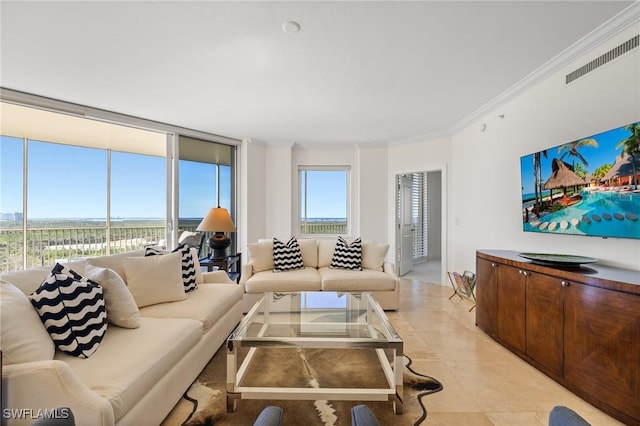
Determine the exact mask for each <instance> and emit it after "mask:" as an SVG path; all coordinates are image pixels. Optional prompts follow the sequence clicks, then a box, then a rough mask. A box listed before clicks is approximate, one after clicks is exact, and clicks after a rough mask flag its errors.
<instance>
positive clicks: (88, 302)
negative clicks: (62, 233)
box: [29, 263, 107, 358]
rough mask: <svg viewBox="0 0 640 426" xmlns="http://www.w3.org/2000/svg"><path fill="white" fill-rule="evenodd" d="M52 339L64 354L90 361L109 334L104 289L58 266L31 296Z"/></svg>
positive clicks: (57, 264)
mask: <svg viewBox="0 0 640 426" xmlns="http://www.w3.org/2000/svg"><path fill="white" fill-rule="evenodd" d="M29 299H30V300H31V304H32V305H33V306H34V307H35V309H36V311H37V312H38V315H40V320H41V321H42V323H43V324H44V326H45V328H46V329H47V331H48V332H49V335H50V336H51V340H53V343H55V345H56V347H57V348H58V349H59V350H61V351H62V352H66V353H68V354H71V355H73V356H77V357H80V358H89V357H90V356H91V355H92V354H93V353H94V352H95V351H96V350H97V349H98V346H99V345H100V342H102V338H103V337H104V334H105V332H106V331H107V311H106V309H105V304H104V297H103V294H102V287H100V285H99V284H98V283H96V282H93V281H91V280H88V279H86V278H84V277H83V276H81V275H80V274H78V273H76V272H75V271H73V270H71V269H68V268H67V267H65V266H62V265H60V264H59V263H56V266H54V267H53V269H52V270H51V273H50V274H49V276H48V277H47V278H46V279H45V280H44V281H43V283H42V284H40V287H39V288H38V289H37V290H36V291H34V292H33V293H32V294H31V295H30V296H29Z"/></svg>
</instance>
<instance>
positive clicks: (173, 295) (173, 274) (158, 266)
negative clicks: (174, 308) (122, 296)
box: [124, 252, 187, 308]
mask: <svg viewBox="0 0 640 426" xmlns="http://www.w3.org/2000/svg"><path fill="white" fill-rule="evenodd" d="M124 267H125V271H126V276H127V284H128V287H129V291H131V294H132V295H133V298H134V300H135V301H136V305H138V307H139V308H142V307H143V306H148V305H154V304H156V303H164V302H174V301H177V300H184V299H186V298H187V295H186V294H185V292H184V285H183V282H182V254H181V253H179V252H176V253H171V254H165V255H163V256H150V257H130V258H125V259H124Z"/></svg>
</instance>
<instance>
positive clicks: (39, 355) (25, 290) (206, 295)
mask: <svg viewBox="0 0 640 426" xmlns="http://www.w3.org/2000/svg"><path fill="white" fill-rule="evenodd" d="M143 255H144V253H143V251H136V252H129V253H122V254H116V255H111V256H102V257H96V258H90V259H87V260H86V261H82V262H79V263H73V264H71V265H69V266H70V267H71V268H72V269H74V270H75V271H76V272H79V273H80V274H82V273H83V272H81V271H82V270H83V268H86V270H91V268H92V267H93V269H94V270H95V269H96V267H97V268H107V270H111V271H115V273H117V274H118V275H119V276H120V277H122V278H123V279H124V281H125V282H126V281H127V273H126V271H129V272H132V271H131V269H130V268H131V266H130V265H131V264H130V263H129V264H127V262H131V260H127V259H135V258H139V257H141V256H143ZM196 258H197V256H196ZM87 265H92V267H88V266H87ZM134 265H135V264H134ZM50 271H51V267H45V268H36V269H31V270H27V271H19V272H10V273H5V274H2V275H0V279H1V280H2V284H1V285H2V297H1V298H0V303H1V304H2V306H0V309H1V315H2V317H1V318H2V324H1V326H2V342H1V343H2V351H3V365H2V389H3V395H2V398H3V409H5V410H3V417H5V418H4V419H3V424H5V422H6V423H7V424H9V425H12V424H31V423H32V422H33V420H34V415H36V416H37V415H38V413H40V414H41V413H42V411H41V410H50V409H53V408H56V407H68V408H70V409H71V411H72V413H73V416H74V417H75V421H76V424H77V425H113V424H117V425H157V424H160V422H162V420H163V419H164V418H165V416H166V415H167V414H168V413H169V411H170V410H171V409H172V408H173V406H174V405H175V404H176V403H177V402H178V401H179V399H180V398H181V397H182V395H183V393H184V392H185V391H186V390H187V389H188V387H189V386H190V385H191V383H192V382H193V381H194V379H195V378H196V377H197V376H198V374H199V373H200V372H201V371H202V369H203V368H204V367H205V365H206V364H207V362H208V361H209V360H210V359H211V357H212V356H213V355H214V354H215V352H216V351H217V349H218V348H219V347H220V345H221V344H222V343H223V342H224V341H225V340H226V338H227V337H228V335H229V333H230V332H231V331H232V330H233V328H234V327H235V326H236V325H237V323H238V322H239V321H240V319H241V317H242V297H243V291H242V287H241V286H239V285H237V284H236V283H234V282H233V281H231V280H229V279H228V277H227V276H226V273H224V272H222V271H217V272H209V273H200V272H199V273H198V276H197V278H198V280H197V281H198V282H199V283H198V288H197V289H195V290H193V291H189V292H187V293H185V294H184V296H183V297H180V299H182V300H177V301H170V302H165V303H154V304H150V305H148V306H144V307H140V308H139V309H138V311H137V312H136V313H135V315H132V319H134V320H135V322H136V324H139V326H138V327H137V328H124V327H119V326H116V325H113V324H111V323H109V324H108V326H107V330H106V332H105V334H104V337H103V339H102V341H101V343H100V344H99V346H98V348H97V350H96V351H95V352H94V353H93V354H92V355H91V356H89V357H88V358H78V357H75V356H72V355H69V354H67V353H64V352H61V351H60V350H58V349H55V351H54V347H53V342H52V341H51V339H50V338H49V334H48V332H47V330H46V329H45V328H44V325H43V324H42V321H40V317H39V316H38V313H37V312H36V311H35V309H33V308H32V307H31V303H30V302H29V300H28V298H27V296H26V295H29V294H31V293H32V292H33V291H34V290H35V289H36V288H38V287H39V285H40V284H41V283H42V281H43V279H45V277H46V276H47V275H48V274H49V272H50ZM131 275H133V274H131ZM150 275H153V274H150ZM129 278H132V277H129ZM154 284H156V283H154V282H150V283H149V285H151V286H153V285H154ZM102 287H103V288H104V289H105V290H104V291H105V301H106V302H107V303H106V312H107V314H106V315H107V319H109V318H110V315H115V314H116V313H117V312H116V311H117V307H116V306H115V305H114V304H113V303H112V304H111V306H110V304H109V300H108V299H107V297H106V288H107V287H106V286H102ZM126 288H127V289H131V284H130V283H127V287H126ZM152 291H154V290H153V287H152ZM132 293H133V292H132ZM152 296H154V297H155V295H152ZM137 303H138V299H136V304H137ZM134 316H135V318H133V317H134ZM109 321H110V322H111V320H110V319H109ZM38 323H39V325H40V327H38ZM47 339H49V341H46V340H47ZM47 345H51V350H50V352H49V351H48V350H47V349H46V348H47ZM43 347H44V348H45V349H44V350H43V349H42V348H43ZM7 409H13V410H20V409H22V410H31V411H26V412H27V415H25V416H23V418H22V419H19V418H16V417H20V416H19V415H15V414H14V415H10V416H6V415H5V414H6V413H8V411H6V410H7ZM14 413H17V411H14ZM23 413H24V411H23ZM6 417H12V418H10V419H9V418H6Z"/></svg>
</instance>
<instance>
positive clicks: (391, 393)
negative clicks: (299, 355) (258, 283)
mask: <svg viewBox="0 0 640 426" xmlns="http://www.w3.org/2000/svg"><path fill="white" fill-rule="evenodd" d="M277 348H289V349H291V350H294V351H296V350H297V351H299V350H308V349H312V350H322V351H333V350H346V351H349V350H352V351H353V350H354V349H362V350H365V351H372V352H373V353H375V355H377V356H373V355H372V356H371V357H370V360H371V361H370V362H372V363H376V364H377V365H376V366H375V367H376V368H378V367H379V368H380V371H381V372H382V373H381V375H384V379H382V380H381V383H384V384H382V385H380V387H371V388H369V387H366V388H361V387H358V386H356V387H353V386H351V387H347V386H345V387H336V386H335V384H334V385H333V387H323V386H322V385H323V383H319V384H317V385H315V386H301V387H291V386H290V385H286V384H285V385H272V384H270V385H264V384H259V385H251V384H246V383H247V382H250V381H251V380H247V379H250V376H251V375H256V376H258V375H261V374H262V373H265V374H266V372H267V371H268V370H270V369H278V368H282V364H278V363H271V364H269V365H257V364H260V363H266V361H264V360H265V357H264V356H257V353H258V351H262V352H261V354H264V353H268V352H269V351H271V352H272V353H273V351H274V350H276V349H277ZM402 350H403V342H402V338H401V337H400V336H399V335H398V333H397V332H396V331H395V330H394V328H393V326H392V325H391V323H390V322H389V319H388V318H387V316H386V314H385V312H384V311H383V310H382V308H381V307H380V305H379V304H378V303H377V302H376V301H375V299H374V298H373V296H372V295H371V294H370V293H366V292H365V293H342V292H325V291H319V292H299V293H277V292H267V293H265V294H264V297H263V298H262V299H261V300H260V301H258V302H257V303H256V304H255V305H254V306H253V308H252V309H251V310H250V311H249V313H248V314H247V315H246V316H245V317H244V318H243V319H242V321H241V322H240V324H238V326H237V327H236V328H235V330H234V331H233V332H232V333H231V335H230V336H229V338H228V339H227V411H229V412H231V411H235V409H236V406H237V403H238V401H239V400H241V399H266V400H333V401H338V400H342V401H391V402H392V404H393V409H394V411H395V412H396V413H397V414H400V413H402V398H403V388H402V376H403V374H402V372H403V364H404V363H403V352H402ZM265 351H266V352H265ZM325 370H326V368H325ZM325 373H327V372H326V371H325ZM328 373H329V374H331V372H330V371H329V372H328ZM289 374H295V373H294V372H293V369H292V370H291V372H288V371H287V372H285V373H283V375H285V376H286V375H289ZM333 379H334V378H333V377H332V380H331V381H332V382H333ZM345 379H346V380H345V381H348V377H346V378H345ZM336 380H338V381H340V380H341V378H340V377H337V378H336Z"/></svg>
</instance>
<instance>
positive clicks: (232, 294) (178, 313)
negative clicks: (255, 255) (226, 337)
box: [140, 283, 243, 333]
mask: <svg viewBox="0 0 640 426" xmlns="http://www.w3.org/2000/svg"><path fill="white" fill-rule="evenodd" d="M242 295H243V292H242V287H240V286H239V285H237V284H235V283H233V284H202V285H199V286H198V289H197V290H196V291H192V292H189V293H187V298H186V299H185V300H182V301H179V302H173V303H160V304H158V305H151V306H146V307H144V308H142V309H140V315H142V316H145V317H154V318H190V319H194V320H198V321H200V322H201V323H202V332H203V333H206V332H207V331H209V329H210V328H211V327H212V326H213V325H214V324H215V323H216V322H217V321H218V320H219V319H220V318H222V317H223V316H224V315H226V314H227V312H229V311H230V310H231V308H232V307H233V305H235V304H236V303H237V302H239V301H240V300H242Z"/></svg>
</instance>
